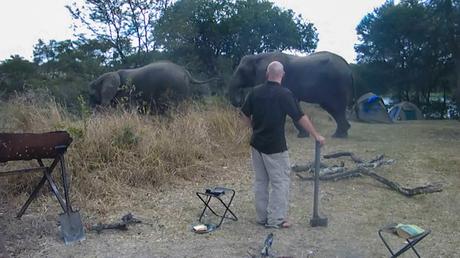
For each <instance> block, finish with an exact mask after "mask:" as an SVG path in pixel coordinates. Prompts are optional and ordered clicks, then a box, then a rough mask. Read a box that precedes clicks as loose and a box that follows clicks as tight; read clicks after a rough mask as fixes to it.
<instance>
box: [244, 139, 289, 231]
mask: <svg viewBox="0 0 460 258" xmlns="http://www.w3.org/2000/svg"><path fill="white" fill-rule="evenodd" d="M251 157H252V167H253V169H254V175H255V176H254V194H255V206H256V213H257V223H260V224H262V223H265V224H266V225H270V226H271V225H279V224H281V223H282V222H283V221H284V220H285V219H286V217H287V212H288V206H289V186H290V183H291V179H290V172H291V168H290V162H289V155H288V152H287V151H284V152H280V153H274V154H265V153H261V152H259V151H258V150H256V149H255V148H253V147H251Z"/></svg>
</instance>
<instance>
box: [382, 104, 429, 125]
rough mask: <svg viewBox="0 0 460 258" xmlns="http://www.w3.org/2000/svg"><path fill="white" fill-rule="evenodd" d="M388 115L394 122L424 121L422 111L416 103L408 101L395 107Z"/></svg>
mask: <svg viewBox="0 0 460 258" xmlns="http://www.w3.org/2000/svg"><path fill="white" fill-rule="evenodd" d="M388 114H389V115H390V118H391V119H392V120H393V121H401V120H420V119H423V115H422V111H420V109H419V108H418V107H417V106H416V105H415V104H414V103H411V102H408V101H403V102H401V103H398V104H396V105H394V106H393V107H391V109H390V111H389V112H388Z"/></svg>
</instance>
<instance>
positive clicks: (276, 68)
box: [267, 61, 284, 83]
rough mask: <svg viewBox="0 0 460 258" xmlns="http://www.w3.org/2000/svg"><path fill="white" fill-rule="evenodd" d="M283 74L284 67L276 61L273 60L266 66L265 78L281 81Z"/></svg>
mask: <svg viewBox="0 0 460 258" xmlns="http://www.w3.org/2000/svg"><path fill="white" fill-rule="evenodd" d="M283 76H284V67H283V65H282V64H281V63H280V62H278V61H273V62H271V63H270V64H269V65H268V66H267V79H268V80H269V81H275V82H278V83H281V80H283Z"/></svg>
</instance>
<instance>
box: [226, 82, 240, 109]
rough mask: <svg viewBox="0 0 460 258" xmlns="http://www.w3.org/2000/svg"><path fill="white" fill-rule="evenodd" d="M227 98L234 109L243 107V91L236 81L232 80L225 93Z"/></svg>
mask: <svg viewBox="0 0 460 258" xmlns="http://www.w3.org/2000/svg"><path fill="white" fill-rule="evenodd" d="M227 98H228V99H229V100H230V103H232V105H233V106H235V107H240V106H242V105H243V91H242V89H241V85H239V83H238V80H237V79H235V78H232V79H231V80H230V84H229V87H228V91H227Z"/></svg>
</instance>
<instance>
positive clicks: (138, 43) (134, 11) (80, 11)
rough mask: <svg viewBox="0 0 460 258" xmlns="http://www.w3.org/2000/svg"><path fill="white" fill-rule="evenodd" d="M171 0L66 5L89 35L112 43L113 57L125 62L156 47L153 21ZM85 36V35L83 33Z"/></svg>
mask: <svg viewBox="0 0 460 258" xmlns="http://www.w3.org/2000/svg"><path fill="white" fill-rule="evenodd" d="M169 2H170V0H115V1H100V0H85V1H84V3H81V4H80V3H79V2H76V1H75V2H73V3H72V4H71V5H67V6H66V8H67V10H68V11H69V12H70V14H71V15H72V18H73V19H74V21H75V23H74V26H75V27H77V28H85V29H86V30H87V31H90V36H91V37H95V38H96V39H97V40H99V41H101V42H107V43H109V44H110V52H111V54H112V57H113V59H114V60H117V61H120V62H121V63H123V64H126V62H127V58H128V57H129V56H130V55H133V54H134V55H136V56H137V59H139V58H141V57H142V56H143V54H142V53H149V52H151V51H152V50H155V48H156V46H155V40H154V39H153V37H152V31H153V25H154V22H155V20H156V19H158V17H159V15H160V14H161V12H162V10H163V9H164V8H166V7H167V6H168V5H169ZM82 36H83V37H86V35H82Z"/></svg>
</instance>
